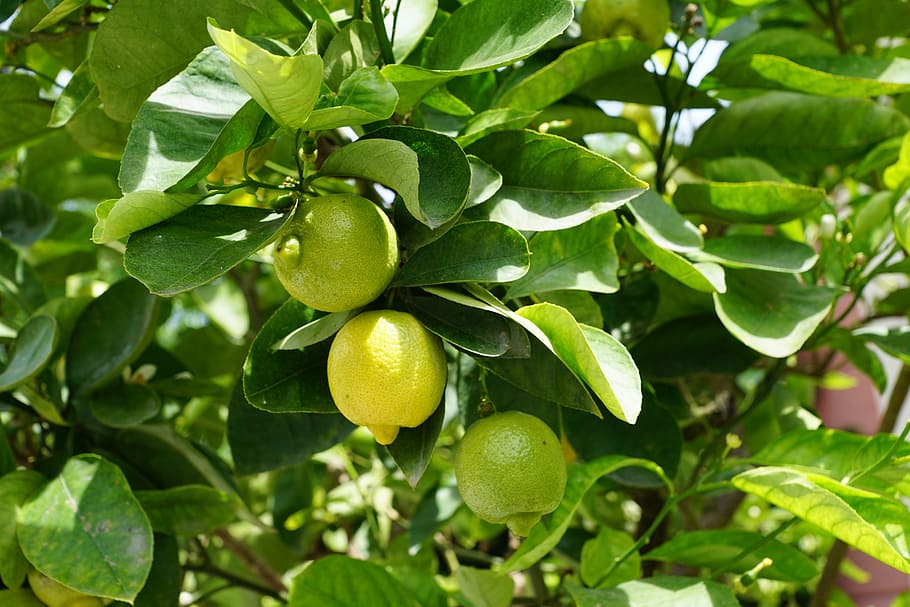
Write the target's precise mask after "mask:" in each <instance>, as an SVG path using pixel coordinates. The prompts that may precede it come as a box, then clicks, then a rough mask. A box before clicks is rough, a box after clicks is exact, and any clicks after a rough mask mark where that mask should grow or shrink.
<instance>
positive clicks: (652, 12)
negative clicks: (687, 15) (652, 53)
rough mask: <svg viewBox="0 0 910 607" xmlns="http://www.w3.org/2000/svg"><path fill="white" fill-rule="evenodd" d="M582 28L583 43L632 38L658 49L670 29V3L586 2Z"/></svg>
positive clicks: (652, 0) (639, 0)
mask: <svg viewBox="0 0 910 607" xmlns="http://www.w3.org/2000/svg"><path fill="white" fill-rule="evenodd" d="M579 25H581V37H582V39H583V40H598V39H600V38H616V37H619V36H632V37H633V38H636V39H638V40H641V41H642V42H644V43H645V44H647V45H648V46H650V47H651V48H657V47H659V46H661V45H663V42H664V34H666V33H667V28H668V27H669V26H670V5H669V3H668V2H667V0H586V2H585V5H584V8H582V11H581V18H580V19H579Z"/></svg>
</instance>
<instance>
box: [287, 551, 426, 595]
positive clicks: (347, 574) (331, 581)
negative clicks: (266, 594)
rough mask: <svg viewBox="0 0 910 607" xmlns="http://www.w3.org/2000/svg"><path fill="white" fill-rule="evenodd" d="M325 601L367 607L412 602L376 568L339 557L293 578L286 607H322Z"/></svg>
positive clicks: (307, 569)
mask: <svg viewBox="0 0 910 607" xmlns="http://www.w3.org/2000/svg"><path fill="white" fill-rule="evenodd" d="M352 580H356V581H357V583H351V581H352ZM326 597H331V599H330V600H331V601H332V602H335V603H336V604H339V605H364V606H367V605H369V606H370V607H401V606H402V605H410V604H411V603H412V598H413V597H411V596H410V595H409V594H408V593H407V592H406V591H405V589H404V587H403V586H402V585H401V584H400V583H399V582H398V581H397V580H396V579H395V578H394V577H392V575H391V574H390V573H389V572H388V571H386V570H385V569H383V568H382V567H380V566H379V565H377V564H375V563H371V562H369V561H362V560H357V559H353V558H350V557H347V556H342V555H330V556H327V557H324V558H321V559H319V560H317V561H315V562H314V563H313V564H311V565H310V566H309V567H307V568H306V569H304V570H303V572H302V573H300V574H299V575H297V577H295V578H294V579H293V580H292V581H291V594H290V596H289V597H288V607H325V605H326Z"/></svg>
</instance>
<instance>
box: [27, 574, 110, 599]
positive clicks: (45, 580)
mask: <svg viewBox="0 0 910 607" xmlns="http://www.w3.org/2000/svg"><path fill="white" fill-rule="evenodd" d="M28 585H29V586H30V587H31V589H32V592H33V593H34V594H35V596H36V597H38V600H40V601H41V602H42V603H44V604H45V605H47V606H48V607H103V606H104V601H103V600H101V599H100V598H98V597H96V596H90V595H87V594H83V593H81V592H77V591H75V590H73V589H72V588H67V587H66V586H64V585H63V584H61V583H60V582H58V581H56V580H54V579H51V578H49V577H47V576H46V575H44V574H43V573H41V572H40V571H38V570H37V569H35V568H34V567H32V568H30V569H29V570H28Z"/></svg>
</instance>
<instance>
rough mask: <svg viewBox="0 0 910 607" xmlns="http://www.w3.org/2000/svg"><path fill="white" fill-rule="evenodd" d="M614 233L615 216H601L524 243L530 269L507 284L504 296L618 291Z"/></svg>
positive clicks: (616, 230) (535, 236)
mask: <svg viewBox="0 0 910 607" xmlns="http://www.w3.org/2000/svg"><path fill="white" fill-rule="evenodd" d="M618 231H619V223H618V222H617V221H616V215H615V214H614V213H604V214H603V215H598V216H597V217H594V218H593V219H590V220H588V221H586V222H584V223H583V224H581V225H578V226H575V227H574V228H568V229H566V230H554V231H551V232H539V233H537V234H535V235H534V236H533V237H532V238H531V240H530V241H529V242H528V244H529V246H530V250H531V267H530V269H529V270H528V273H527V274H525V275H524V276H523V277H521V278H519V279H518V280H516V281H514V282H513V283H512V284H511V285H509V290H508V291H507V293H508V296H509V297H510V298H514V297H522V296H525V295H531V294H535V293H542V292H546V291H558V290H562V289H573V290H581V291H592V292H594V293H613V292H615V291H617V290H619V279H618V278H617V276H616V274H617V272H618V271H619V257H618V255H617V253H616V245H615V243H614V240H613V239H614V237H615V236H616V233H617V232H618Z"/></svg>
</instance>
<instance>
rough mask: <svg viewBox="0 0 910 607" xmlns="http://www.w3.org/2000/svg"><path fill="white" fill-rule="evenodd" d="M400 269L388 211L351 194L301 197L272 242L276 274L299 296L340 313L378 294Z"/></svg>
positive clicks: (367, 301) (325, 308) (302, 299)
mask: <svg viewBox="0 0 910 607" xmlns="http://www.w3.org/2000/svg"><path fill="white" fill-rule="evenodd" d="M397 269H398V237H397V236H396V235H395V228H394V227H392V223H391V222H390V221H389V218H388V217H386V214H385V213H384V212H383V211H382V209H380V208H379V207H377V206H376V205H375V204H373V203H372V202H370V201H369V200H367V199H366V198H363V197H361V196H357V195H355V194H331V195H328V196H319V197H317V198H311V199H309V200H307V201H304V202H303V203H302V204H301V205H300V207H299V208H298V209H297V212H296V214H295V216H294V218H293V219H292V220H291V223H290V224H289V225H288V226H287V227H286V228H285V229H284V231H283V232H282V233H281V235H280V236H279V237H278V241H277V244H276V245H275V273H276V275H277V276H278V280H279V281H281V284H282V285H284V288H285V289H286V290H287V292H288V293H290V295H291V297H294V298H295V299H297V300H298V301H301V302H303V303H304V304H306V305H308V306H310V307H311V308H316V309H317V310H323V311H325V312H341V311H344V310H352V309H354V308H358V307H360V306H363V305H366V304H368V303H370V302H371V301H373V300H374V299H376V298H377V297H379V295H380V294H381V293H382V292H383V291H384V290H385V288H386V287H387V286H389V283H390V282H391V281H392V277H393V276H394V275H395V271H396V270H397Z"/></svg>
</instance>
